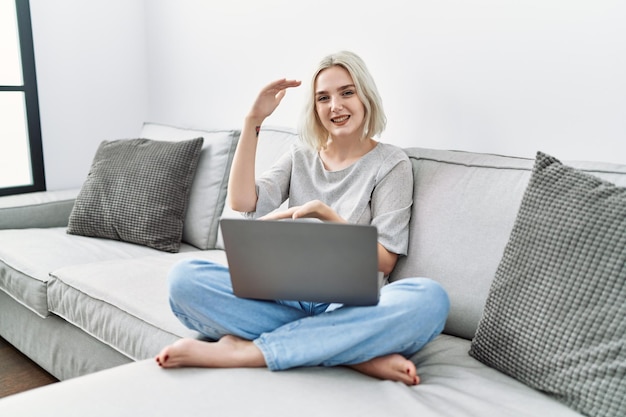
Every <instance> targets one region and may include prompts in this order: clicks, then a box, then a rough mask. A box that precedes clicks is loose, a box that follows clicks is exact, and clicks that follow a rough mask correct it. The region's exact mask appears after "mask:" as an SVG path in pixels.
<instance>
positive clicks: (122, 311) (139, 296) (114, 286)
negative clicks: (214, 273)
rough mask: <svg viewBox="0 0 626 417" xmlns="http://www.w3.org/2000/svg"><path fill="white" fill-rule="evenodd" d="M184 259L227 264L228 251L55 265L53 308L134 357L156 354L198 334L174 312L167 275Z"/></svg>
mask: <svg viewBox="0 0 626 417" xmlns="http://www.w3.org/2000/svg"><path fill="white" fill-rule="evenodd" d="M183 258H202V259H209V260H213V261H216V262H222V263H224V264H225V263H226V256H225V253H224V252H223V251H219V250H213V251H193V252H186V253H178V254H161V255H159V256H144V257H136V258H135V259H130V260H128V259H116V260H110V261H101V262H94V263H90V264H81V265H73V266H67V267H63V268H59V269H56V270H54V271H53V272H52V273H51V276H52V277H53V279H52V280H51V281H50V282H49V285H48V307H49V309H50V311H51V312H52V313H54V314H56V315H58V316H60V317H62V318H64V319H65V320H67V321H68V322H69V323H71V324H73V325H75V326H76V327H78V328H80V329H81V330H83V331H85V332H86V333H88V334H90V335H91V336H93V337H95V338H96V339H98V340H100V341H101V342H103V343H105V344H107V345H109V346H111V347H112V348H114V349H116V350H117V351H119V352H120V353H122V354H124V355H126V356H128V357H129V358H131V359H133V360H140V359H146V358H151V357H154V356H155V355H156V354H157V353H158V352H159V351H160V350H161V349H162V348H163V347H164V346H166V345H168V344H171V343H172V342H174V341H176V340H177V339H178V338H180V337H196V336H198V335H197V334H196V333H195V332H192V331H190V330H188V329H187V328H186V327H184V326H183V325H182V324H181V323H180V322H179V321H178V319H176V317H175V316H174V315H173V314H172V313H171V311H170V308H169V302H168V285H167V275H168V272H169V270H170V268H171V267H172V265H174V264H175V263H176V262H177V261H179V260H180V259H183Z"/></svg>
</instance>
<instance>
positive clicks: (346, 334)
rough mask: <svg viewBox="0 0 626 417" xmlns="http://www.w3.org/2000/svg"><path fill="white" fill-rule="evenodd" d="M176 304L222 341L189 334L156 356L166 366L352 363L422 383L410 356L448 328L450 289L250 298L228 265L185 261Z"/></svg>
mask: <svg viewBox="0 0 626 417" xmlns="http://www.w3.org/2000/svg"><path fill="white" fill-rule="evenodd" d="M170 283H171V288H170V296H171V300H170V302H171V305H172V310H173V311H174V313H175V314H176V315H177V316H178V318H179V319H180V320H181V321H182V322H183V323H184V324H185V325H186V326H187V327H189V328H192V329H194V330H197V331H199V332H200V333H202V334H204V335H205V336H207V337H209V338H211V339H214V340H218V341H217V342H205V341H201V340H196V339H182V340H179V341H177V342H176V343H174V344H172V345H170V346H167V347H165V348H164V349H163V350H162V351H161V352H160V353H159V355H157V357H156V361H157V362H158V363H159V365H160V366H162V367H164V368H171V367H180V366H201V367H268V368H269V369H271V370H281V369H288V368H292V367H298V366H318V365H321V366H339V365H346V366H350V367H352V368H353V369H356V370H357V371H360V372H362V373H364V374H367V375H370V376H373V377H377V378H381V379H388V380H394V381H401V382H404V383H406V384H408V385H414V384H417V383H419V377H418V376H417V372H416V369H415V365H414V364H413V363H412V362H411V361H410V360H408V359H406V358H407V357H408V356H410V355H412V354H413V353H415V352H417V351H418V350H419V349H421V347H423V346H424V345H425V344H426V343H428V342H429V341H430V340H432V339H433V338H434V337H435V336H436V335H438V334H439V333H440V332H441V330H442V329H443V324H444V323H445V319H446V316H447V312H448V306H449V305H448V299H447V295H446V294H445V291H443V289H441V287H440V286H439V285H438V284H436V283H435V282H434V281H431V280H429V279H424V278H411V279H404V280H401V281H398V282H395V283H392V284H389V285H387V286H385V287H384V288H383V289H382V291H381V299H380V302H379V304H378V305H377V306H370V307H341V308H338V309H335V310H333V311H326V310H327V307H328V305H327V304H312V303H290V302H270V301H257V300H245V299H240V298H237V297H235V296H234V295H233V294H232V288H230V279H229V276H228V270H227V269H226V268H225V267H223V266H221V265H218V264H214V263H211V262H207V261H184V262H182V263H180V264H178V265H177V266H176V267H175V268H174V269H173V271H172V274H171V276H170Z"/></svg>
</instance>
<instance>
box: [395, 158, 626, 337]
mask: <svg viewBox="0 0 626 417" xmlns="http://www.w3.org/2000/svg"><path fill="white" fill-rule="evenodd" d="M406 152H407V154H408V155H409V157H410V159H411V162H412V163H413V171H414V172H413V173H414V197H413V198H414V204H413V212H412V217H411V226H410V227H411V234H410V238H409V254H408V256H407V257H402V258H400V260H399V261H398V264H397V266H396V268H395V270H394V271H393V273H392V274H391V280H392V281H393V280H396V279H400V278H405V277H410V276H425V277H429V278H432V279H435V280H437V281H438V282H440V283H441V284H442V285H443V287H444V288H445V289H446V290H447V291H448V294H449V296H450V301H451V310H450V315H449V317H448V322H447V324H446V329H445V332H446V333H448V334H453V335H456V336H461V337H464V338H466V339H471V338H472V337H473V336H474V333H475V331H476V328H477V326H478V322H479V320H480V318H481V316H482V311H483V306H484V305H485V301H486V299H487V294H488V292H489V288H490V286H491V282H492V281H493V278H494V276H495V274H496V270H497V268H498V265H499V264H500V260H501V259H502V254H503V253H504V248H505V246H506V244H507V242H508V240H509V236H510V235H511V230H512V228H513V224H514V222H515V218H516V215H517V212H518V210H519V207H520V204H521V201H522V197H523V194H524V191H525V190H526V187H527V185H528V181H529V179H530V175H531V171H532V168H533V165H534V162H535V161H534V159H526V158H516V157H507V156H500V155H489V154H479V153H472V152H461V151H444V150H433V149H422V148H411V149H407V150H406ZM568 165H570V166H572V167H574V168H577V169H579V170H581V171H583V172H586V173H590V174H593V175H595V176H598V177H600V178H603V179H605V180H608V181H611V182H613V183H615V184H617V185H622V186H623V185H626V166H625V165H618V164H610V163H600V162H597V163H596V162H572V161H570V162H568Z"/></svg>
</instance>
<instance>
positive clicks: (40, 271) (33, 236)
mask: <svg viewBox="0 0 626 417" xmlns="http://www.w3.org/2000/svg"><path fill="white" fill-rule="evenodd" d="M192 249H194V247H193V246H190V245H186V244H185V245H182V246H181V248H180V250H181V252H186V251H189V250H192ZM158 253H163V252H159V251H158V250H156V249H152V248H149V247H147V246H141V245H135V244H132V243H127V242H119V241H115V240H108V239H93V238H89V237H83V236H76V235H69V234H67V233H66V229H65V228H64V227H55V228H48V229H21V230H17V229H15V230H14V229H9V230H0V262H1V263H0V289H2V290H4V291H5V292H6V293H7V294H9V295H10V296H11V297H12V298H14V299H15V300H16V301H18V302H19V303H21V304H23V305H24V306H26V307H27V308H29V309H30V310H32V311H33V312H35V313H37V314H38V315H39V316H41V317H46V316H47V315H48V314H49V312H48V299H47V293H46V291H47V286H48V281H49V280H50V276H49V275H48V274H49V272H50V271H53V270H55V269H57V268H61V267H64V266H68V265H77V264H88V263H90V262H96V261H101V260H110V259H131V258H135V257H138V256H149V255H155V254H158Z"/></svg>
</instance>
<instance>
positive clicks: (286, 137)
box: [216, 126, 300, 249]
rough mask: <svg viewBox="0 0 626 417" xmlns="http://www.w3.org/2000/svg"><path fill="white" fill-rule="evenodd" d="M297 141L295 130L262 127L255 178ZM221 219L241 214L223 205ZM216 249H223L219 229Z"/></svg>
mask: <svg viewBox="0 0 626 417" xmlns="http://www.w3.org/2000/svg"><path fill="white" fill-rule="evenodd" d="M298 140H300V139H299V138H298V133H297V131H296V130H295V129H289V128H283V127H273V126H262V127H261V131H260V132H259V141H258V144H257V151H256V160H255V165H254V168H255V174H256V176H257V177H258V176H260V175H261V174H263V173H264V172H265V171H267V170H268V169H270V168H271V167H272V166H273V165H274V163H275V162H276V161H277V160H278V158H280V157H281V156H282V155H283V154H284V153H285V152H287V151H289V148H290V147H291V145H292V144H293V143H295V142H296V141H298ZM227 198H228V197H227ZM287 205H288V202H285V203H283V205H282V206H281V207H283V208H286V207H287ZM221 217H224V218H229V217H230V218H233V217H241V213H238V212H236V211H234V210H233V209H231V208H230V206H229V205H228V204H225V205H224V210H223V211H222V213H221ZM216 247H217V248H218V249H224V239H223V237H222V232H221V229H220V231H219V233H218V237H217V244H216Z"/></svg>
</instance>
